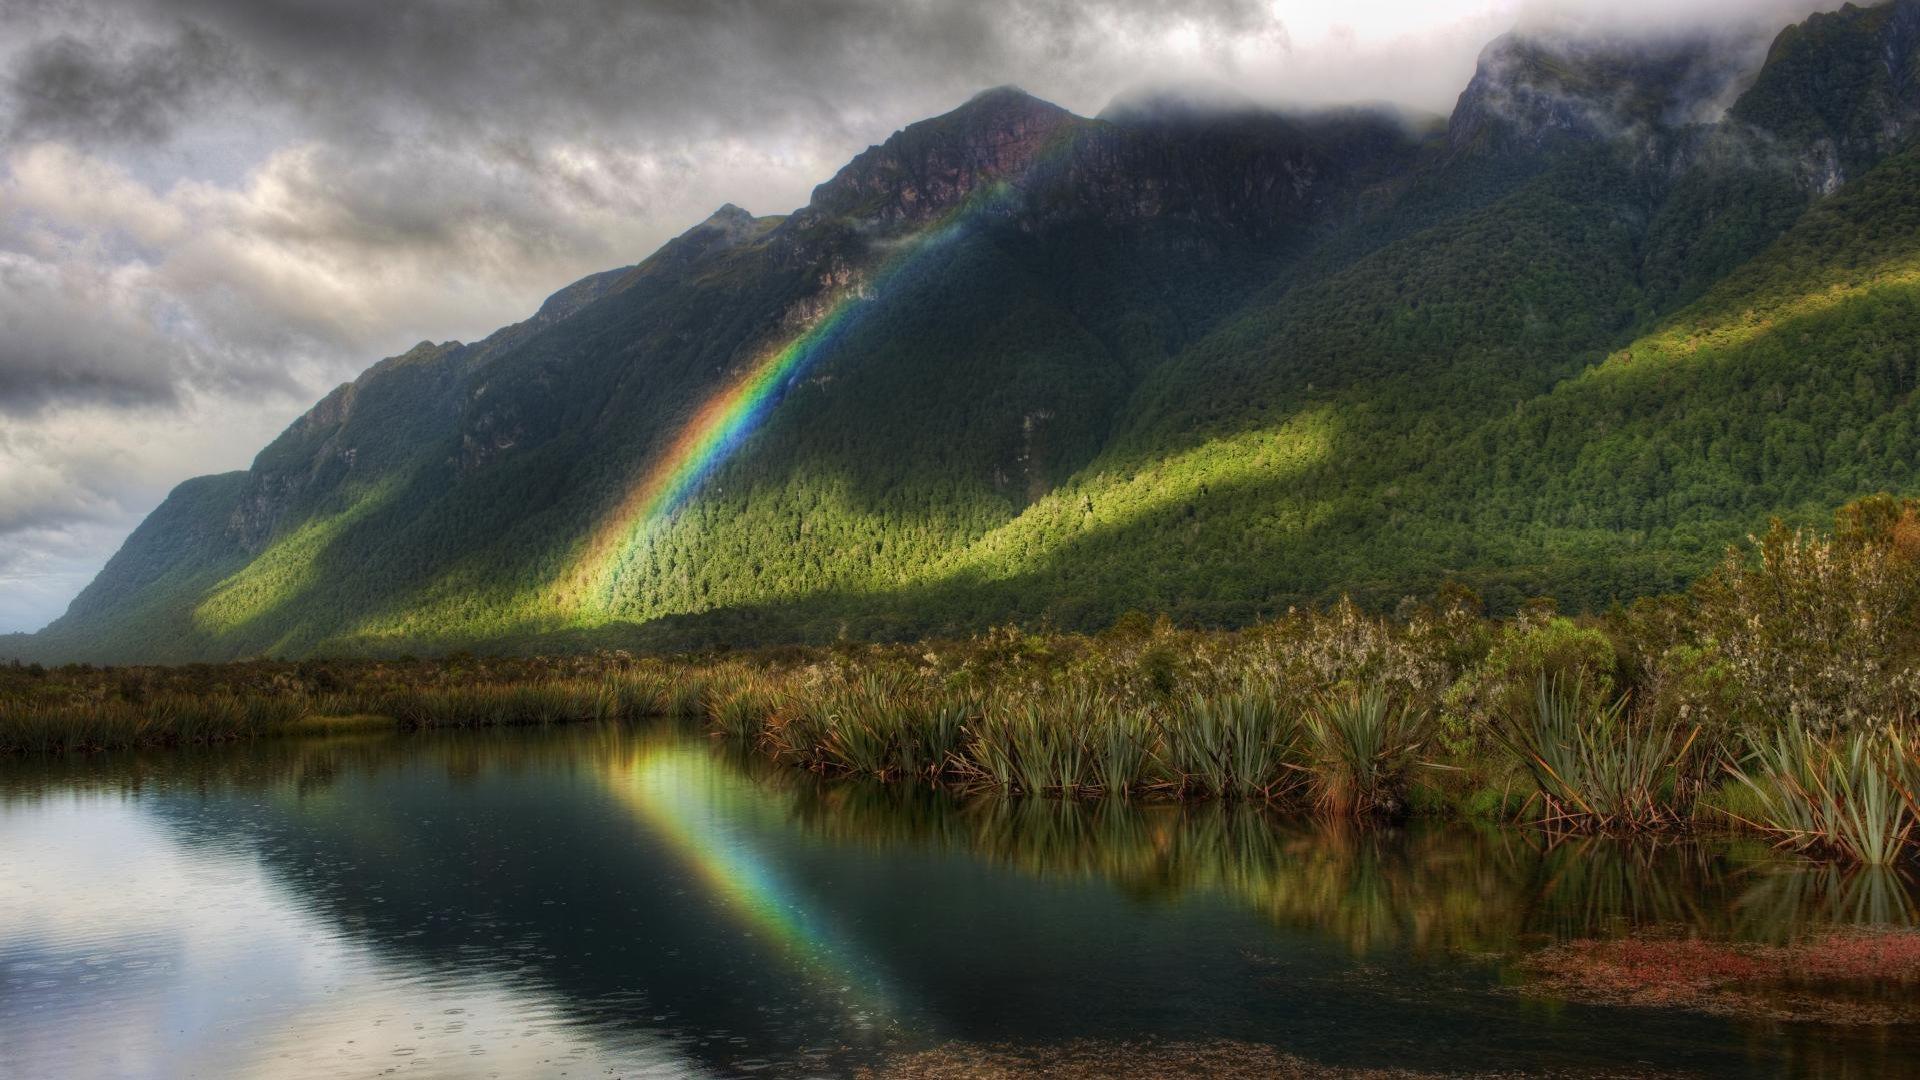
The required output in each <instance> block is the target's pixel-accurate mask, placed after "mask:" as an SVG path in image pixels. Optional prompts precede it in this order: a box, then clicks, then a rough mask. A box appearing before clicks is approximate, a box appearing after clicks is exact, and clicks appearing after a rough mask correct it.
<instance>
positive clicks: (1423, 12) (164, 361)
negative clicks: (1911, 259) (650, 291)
mask: <svg viewBox="0 0 1920 1080" xmlns="http://www.w3.org/2000/svg"><path fill="white" fill-rule="evenodd" d="M1813 6H1816V5H1814V4H1813V3H1811V2H1810V0H1779V3H1778V4H1777V5H1774V3H1773V0H1754V2H1735V0H1667V2H1661V3H1654V2H1651V0H1606V2H1605V3H1602V2H1600V0H1577V2H1571V3H1557V4H1550V5H1542V4H1540V3H1536V2H1529V0H1417V2H1416V0H1346V2H1344V3H1342V4H1340V5H1328V4H1325V3H1321V2H1318V0H1172V2H1168V0H972V2H959V0H953V2H941V0H904V2H903V0H805V2H784V3H782V2H772V0H650V2H628V0H582V2H576V3H567V4H529V3H525V2H524V0H417V2H412V3H395V2H393V0H332V2H330V3H324V4H316V3H313V2H311V0H8V2H7V3H4V4H0V132H4V133H5V135H6V137H5V138H4V140H0V430H4V431H5V432H6V433H7V435H8V438H7V439H4V440H0V555H4V556H5V557H6V558H7V561H8V564H9V565H10V566H12V567H14V568H15V569H13V570H11V571H6V573H12V574H14V575H15V576H14V578H13V579H12V581H11V582H10V583H9V589H10V590H12V591H13V592H14V594H15V596H18V595H20V594H21V592H20V589H19V588H18V585H19V582H20V581H21V580H22V578H21V575H23V574H31V573H34V572H35V571H31V570H21V569H19V568H20V567H34V566H38V567H41V568H42V569H43V570H45V572H46V573H47V574H54V573H55V571H54V570H50V569H46V568H49V567H56V566H57V567H65V568H67V569H63V570H59V571H58V573H60V574H69V575H70V574H71V573H73V572H77V571H73V570H72V567H75V566H97V565H98V564H99V563H100V562H102V561H104V559H105V558H106V556H107V555H108V554H109V553H110V552H111V550H112V547H113V546H114V544H116V543H117V542H118V540H119V538H120V537H121V536H124V534H125V531H126V530H127V529H130V528H131V527H132V525H133V524H134V523H135V522H136V521H137V520H138V518H139V517H140V516H141V515H142V514H144V513H145V512H146V511H147V510H149V509H151V507H152V506H153V505H154V504H155V503H156V502H157V501H158V499H159V498H160V497H161V495H162V494H164V492H165V491H166V490H167V489H168V488H170V487H171V486H172V484H173V483H175V482H178V481H179V480H181V479H184V478H186V477H187V476H189V475H193V474H196V473H202V472H210V471H217V470H224V469H231V468H237V467H243V466H244V465H245V464H246V463H247V462H248V461H249V460H250V459H251V457H252V456H253V454H254V453H255V452H256V451H257V450H258V449H259V448H260V446H261V445H262V444H263V443H264V442H265V441H266V440H267V439H268V438H270V437H271V435H272V434H273V433H274V432H275V431H277V430H279V429H280V428H281V427H284V425H285V424H286V423H288V422H289V421H291V420H292V419H293V417H294V416H295V415H297V414H298V412H299V411H300V410H301V409H302V408H304V407H305V405H307V404H309V403H311V401H312V400H314V399H315V398H317V397H318V396H319V395H320V394H322V393H324V392H325V390H326V389H328V388H329V387H330V386H332V385H334V384H335V383H338V382H339V381H341V380H343V379H346V378H350V377H352V376H353V375H354V374H356V373H357V372H358V371H360V370H362V369H364V368H365V367H366V366H367V365H368V364H369V363H371V362H372V361H373V360H375V359H377V358H378V357H380V356H383V355H389V354H393V353H398V352H401V351H404V350H405V349H406V348H408V347H409V346H411V345H412V344H413V343H415V342H417V341H420V340H421V339H423V338H425V339H433V340H445V339H448V338H460V339H463V340H474V339H476V338H478V337H479V336H481V335H484V334H486V333H487V332H489V331H491V330H492V329H494V328H496V327H498V326H500V325H503V324H506V323H508V322H512V321H514V320H516V319H519V318H523V317H525V316H526V315H528V314H530V313H531V312H532V311H533V310H534V309H535V308H536V307H537V306H538V304H539V302H540V300H541V299H542V298H543V297H544V296H545V295H546V294H547V293H549V292H551V291H552V290H554V289H556V288H559V287H561V286H563V285H565V284H566V283H568V282H570V281H572V280H574V279H576V278H579V277H581V276H584V275H585V274H588V273H591V272H594V271H598V270H602V269H607V268H609V267H613V266H618V265H623V264H626V263H631V262H634V261H637V260H638V259H640V258H642V257H644V256H645V255H646V254H647V253H648V252H650V251H651V250H652V249H653V248H655V247H657V246H658V245H659V244H660V243H661V242H662V241H664V240H665V239H666V238H667V237H669V236H671V235H673V234H674V233H677V232H679V231H681V230H683V229H685V228H686V227H688V226H690V225H692V224H694V223H695V222H698V221H699V220H701V219H702V218H704V217H705V216H706V215H707V214H708V213H709V212H711V211H712V210H713V209H714V208H715V207H717V206H719V205H720V204H721V203H724V202H733V203H736V204H739V205H742V206H747V207H750V208H752V209H754V210H755V211H756V212H761V213H767V212H783V211H786V210H789V209H792V208H794V207H796V206H798V205H800V204H801V203H803V202H804V201H805V199H806V197H807V193H808V192H809V191H810V190H811V189H812V187H813V185H815V184H816V183H818V182H820V181H821V180H823V179H825V178H826V177H828V176H830V175H831V174H832V172H833V171H834V170H835V169H836V168H838V167H839V165H841V164H842V163H844V162H845V161H846V160H847V159H848V158H850V157H851V156H852V155H853V154H855V153H857V152H858V151H859V150H861V149H862V148H864V147H865V146H867V145H868V144H869V143H873V142H877V141H879V140H881V139H883V138H884V137H885V136H886V135H887V134H888V133H890V132H891V131H893V130H894V129H896V128H898V127H900V126H902V125H904V124H906V123H908V122H911V121H913V120H915V119H919V118H921V117H924V116H928V115H932V114H934V113H937V112H940V111H943V110H945V109H947V108H951V107H953V106H954V105H956V104H958V103H959V102H961V101H964V100H965V99H966V98H967V97H968V96H970V95H971V94H972V93H973V92H975V91H976V90H978V89H980V88H982V87H986V86H992V85H998V84H1003V83H1014V84H1018V85H1021V86H1024V87H1025V88H1027V89H1028V90H1030V91H1032V92H1034V93H1036V94H1038V95H1040V96H1042V97H1045V98H1048V99H1050V100H1054V101H1057V102H1059V103H1060V104H1062V105H1064V106H1066V107H1068V108H1071V109H1073V110H1075V111H1077V112H1080V113H1083V114H1092V113H1095V112H1098V111H1099V110H1100V109H1101V108H1102V107H1103V106H1104V105H1105V104H1106V103H1107V102H1108V101H1109V100H1110V99H1112V98H1113V97H1114V96H1115V95H1116V94H1119V93H1121V92H1123V91H1126V90H1128V89H1129V87H1130V86H1132V85H1133V84H1135V83H1137V82H1139V81H1140V80H1141V78H1142V73H1151V75H1152V78H1153V79H1154V80H1155V81H1165V82H1190V83H1198V82H1202V81H1204V82H1210V83H1216V84H1223V85H1225V86H1227V87H1229V88H1231V89H1232V90H1233V91H1234V92H1237V93H1241V94H1244V95H1246V96H1248V97H1250V98H1253V99H1255V100H1259V101H1265V102H1270V103H1309V104H1311V103H1330V102H1337V101H1348V100H1356V99H1364V100H1393V101H1401V102H1405V103H1409V104H1412V105H1414V106H1416V107H1421V108H1425V109H1428V110H1430V111H1435V112H1445V111H1446V110H1447V109H1448V108H1449V107H1450V106H1451V103H1452V101H1453V99H1454V97H1455V96H1456V95H1458V93H1459V92H1460V90H1461V88H1462V87H1463V86H1464V85H1465V84H1466V82H1467V79H1468V77H1469V76H1470V75H1471V73H1472V70H1473V64H1474V60H1475V57H1476V56H1477V55H1478V54H1479V52H1480V50H1481V48H1482V47H1483V46H1484V45H1485V44H1486V42H1487V41H1488V40H1489V39H1491V38H1492V37H1493V36H1495V35H1497V34H1498V33H1500V32H1502V31H1504V30H1505V29H1506V28H1507V27H1509V26H1511V25H1513V23H1514V21H1515V19H1516V18H1523V17H1524V18H1527V19H1536V20H1537V19H1548V18H1553V19H1573V20H1578V19H1582V18H1588V19H1600V20H1603V21H1605V22H1606V25H1607V26H1608V27H1609V28H1610V30H1609V32H1630V31H1631V32H1662V33H1664V32H1669V31H1670V30H1672V29H1674V28H1675V27H1677V26H1680V25H1681V24H1682V23H1684V22H1685V20H1686V19H1689V18H1691V19H1695V20H1696V21H1698V20H1720V21H1724V20H1728V19H1734V18H1745V17H1748V16H1749V15H1751V14H1752V13H1753V12H1756V11H1762V12H1773V14H1772V15H1771V16H1764V15H1763V16H1762V17H1770V18H1771V19H1772V20H1773V21H1774V22H1775V23H1778V24H1784V23H1785V22H1786V21H1788V20H1789V19H1790V18H1792V17H1794V16H1795V15H1797V14H1799V13H1801V12H1803V11H1804V10H1807V9H1810V8H1811V7H1813ZM1829 6H1830V5H1829ZM63 486H71V488H72V491H71V492H70V493H69V495H70V497H62V496H60V495H59V491H60V489H61V488H62V487H63ZM40 580H45V581H52V580H54V578H53V577H46V578H43V579H40ZM60 580H61V581H63V582H64V581H67V580H68V578H60ZM49 588H51V587H49ZM61 588H66V586H64V585H63V586H61ZM58 591H59V589H52V590H51V592H58ZM67 591H68V592H69V593H70V592H71V589H67ZM41 592H45V593H47V594H48V595H51V592H48V590H41ZM36 595H38V593H36ZM22 612H25V613H22ZM53 614H57V605H55V604H53V603H52V602H50V601H44V600H40V601H34V602H33V603H32V604H22V603H15V604H14V607H13V608H12V610H11V611H7V610H0V630H6V629H13V628H17V627H24V626H30V625H37V624H38V623H39V622H44V621H45V619H46V618H47V617H50V616H52V615H53Z"/></svg>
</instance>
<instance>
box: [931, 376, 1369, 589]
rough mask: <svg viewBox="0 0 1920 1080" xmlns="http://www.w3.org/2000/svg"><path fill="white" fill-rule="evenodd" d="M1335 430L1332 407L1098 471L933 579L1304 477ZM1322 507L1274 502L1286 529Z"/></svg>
mask: <svg viewBox="0 0 1920 1080" xmlns="http://www.w3.org/2000/svg"><path fill="white" fill-rule="evenodd" d="M1335 427H1336V425H1335V422H1334V419H1333V413H1332V410H1331V409H1327V408H1321V409H1316V410H1314V411H1312V412H1307V413H1302V414H1300V415H1298V416H1295V417H1293V418H1292V419H1289V420H1288V421H1286V422H1285V423H1283V424H1281V425H1280V426H1279V427H1277V428H1272V427H1269V428H1259V429H1255V430H1251V431H1244V432H1240V433H1238V434H1235V435H1228V436H1223V437H1220V438H1215V439H1212V440H1209V441H1208V442H1206V443H1203V444H1201V445H1200V446H1197V447H1194V448H1193V449H1190V450H1185V451H1182V452H1180V453H1177V454H1174V455H1171V456H1169V457H1166V458H1163V459H1161V460H1159V461H1157V462H1154V463H1153V464H1150V465H1146V466H1143V467H1141V468H1139V469H1136V470H1132V471H1130V472H1128V473H1126V474H1125V475H1120V474H1115V473H1110V472H1102V471H1100V470H1099V467H1098V466H1095V468H1094V470H1093V472H1092V475H1091V476H1090V477H1088V478H1087V479H1086V480H1085V481H1083V482H1081V483H1077V484H1068V485H1065V486H1063V487H1061V488H1060V489H1058V490H1056V491H1054V492H1052V493H1050V494H1048V495H1047V496H1046V497H1045V498H1043V499H1041V500H1040V501H1038V502H1036V503H1035V504H1033V505H1032V506H1029V507H1028V508H1027V509H1026V511H1025V512H1024V513H1022V514H1021V515H1020V516H1019V517H1018V518H1015V519H1014V520H1013V521H1010V522H1008V523H1007V524H1006V525H1004V526H1002V527H1000V528H998V529H995V530H993V531H992V532H990V533H988V534H987V535H986V536H984V537H982V538H981V539H980V540H979V541H977V542H976V543H974V544H971V545H969V546H968V547H967V548H965V549H964V550H962V551H960V552H959V553H958V554H957V555H956V556H954V557H953V558H952V559H950V560H948V561H946V562H944V563H941V564H940V565H938V566H937V567H935V568H933V569H932V572H931V573H930V574H929V575H928V576H929V577H955V576H963V575H964V576H974V577H979V578H984V579H989V580H992V579H1001V578H1008V577H1013V576H1015V575H1017V574H1020V573H1023V572H1026V571H1029V570H1032V569H1034V568H1036V566H1037V565H1038V564H1039V563H1040V562H1042V561H1043V560H1044V559H1046V558H1047V557H1048V556H1050V555H1053V554H1055V553H1056V552H1057V549H1058V548H1059V547H1060V546H1061V545H1063V544H1067V543H1071V542H1072V541H1073V540H1074V539H1075V538H1077V537H1083V536H1092V535H1097V534H1100V533H1110V532H1117V531H1120V530H1123V529H1126V528H1129V527H1132V526H1138V525H1142V524H1144V523H1147V522H1150V521H1152V520H1154V519H1155V518H1157V517H1163V516H1166V515H1170V514H1182V513H1185V511H1186V508H1187V507H1190V506H1196V507H1197V506H1198V505H1199V504H1201V503H1204V502H1205V501H1206V500H1207V499H1208V498H1209V497H1212V496H1214V495H1216V494H1225V493H1227V492H1231V491H1235V490H1238V489H1241V488H1245V487H1250V486H1255V485H1268V484H1282V483H1286V482H1288V481H1290V480H1295V479H1298V478H1300V477H1301V476H1302V475H1303V474H1305V473H1306V472H1307V471H1308V470H1310V469H1313V468H1315V467H1317V466H1320V465H1323V464H1326V463H1328V462H1330V461H1331V460H1332V459H1333V441H1334V434H1335ZM1318 505H1319V504H1317V503H1316V504H1313V505H1281V504H1276V505H1275V507H1274V508H1273V512H1274V513H1275V514H1277V515H1279V516H1280V518H1281V525H1282V527H1283V528H1287V529H1289V530H1291V531H1304V530H1305V529H1307V528H1310V527H1311V526H1312V525H1313V524H1314V519H1315V514H1316V509H1315V508H1316V507H1317V506H1318Z"/></svg>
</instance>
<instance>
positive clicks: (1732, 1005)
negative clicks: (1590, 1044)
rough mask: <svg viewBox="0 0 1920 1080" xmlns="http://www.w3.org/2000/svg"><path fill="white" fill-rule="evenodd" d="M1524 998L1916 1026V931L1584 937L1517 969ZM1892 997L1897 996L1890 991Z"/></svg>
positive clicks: (1919, 1006)
mask: <svg viewBox="0 0 1920 1080" xmlns="http://www.w3.org/2000/svg"><path fill="white" fill-rule="evenodd" d="M1520 973H1521V975H1522V977H1523V978H1524V979H1525V987H1526V989H1527V990H1528V991H1529V992H1532V993H1536V994H1545V995H1549V996H1556V997H1563V998H1566V999H1569V1000H1574V1001H1583V1002H1588V1003H1593V1004H1608V1005H1637V1006H1657V1007H1672V1008H1686V1009H1698V1010H1703V1011H1708V1012H1720V1013H1733V1014H1739V1015H1748V1016H1763V1017H1771V1018H1775V1019H1807V1020H1822V1021H1825V1022H1828V1023H1852V1024H1885V1023H1901V1022H1909V1021H1913V1020H1916V1019H1920V999H1917V996H1916V995H1914V994H1913V993H1912V992H1911V991H1912V987H1913V985H1914V984H1915V983H1920V932H1914V931H1910V930H1867V929H1852V930H1834V931H1828V932H1825V933H1822V934H1818V935H1816V936H1814V937H1811V938H1808V939H1806V940H1804V941H1799V942H1794V943H1792V944H1787V945H1766V944H1756V943H1743V942H1725V941H1706V940H1700V939H1692V938H1679V937H1666V936H1657V935H1643V936H1637V937H1629V938H1620V939H1613V940H1603V939H1584V940H1579V941H1570V942H1567V943H1565V944H1562V945H1556V946H1553V947H1551V948H1548V949H1544V950H1542V951H1541V952H1539V953H1536V954H1534V955H1533V956H1531V957H1529V958H1528V959H1527V960H1526V961H1524V962H1523V963H1522V964H1521V967H1520ZM1893 990H1898V991H1901V992H1899V993H1889V992H1888V991H1893Z"/></svg>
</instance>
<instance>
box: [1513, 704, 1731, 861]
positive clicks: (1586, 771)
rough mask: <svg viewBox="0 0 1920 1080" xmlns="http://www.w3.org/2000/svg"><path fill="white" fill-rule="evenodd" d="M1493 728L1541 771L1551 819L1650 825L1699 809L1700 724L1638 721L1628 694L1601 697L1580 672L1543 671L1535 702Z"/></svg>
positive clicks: (1578, 825)
mask: <svg viewBox="0 0 1920 1080" xmlns="http://www.w3.org/2000/svg"><path fill="white" fill-rule="evenodd" d="M1493 735H1494V740H1495V742H1497V743H1499V744H1500V745H1501V746H1504V747H1505V748H1506V749H1507V750H1508V751H1509V752H1511V753H1512V754H1513V755H1514V757H1515V758H1517V759H1518V760H1519V762H1520V764H1521V765H1522V766H1523V767H1524V768H1525V769H1526V770H1527V773H1528V775H1529V776H1531V777H1532V778H1533V782H1534V785H1535V787H1536V788H1537V789H1538V798H1539V799H1540V801H1541V803H1542V804H1543V806H1544V814H1543V815H1542V817H1541V822H1542V823H1543V824H1547V825H1550V826H1553V827H1556V828H1568V829H1576V830H1583V831H1606V830H1611V829H1645V828H1658V827H1665V826H1672V825H1679V824H1682V823H1684V822H1686V821H1687V820H1688V819H1689V818H1690V817H1691V816H1692V808H1693V798H1694V785H1692V784H1690V783H1688V782H1687V775H1688V773H1689V769H1688V768H1687V765H1688V762H1689V754H1691V753H1692V752H1693V750H1694V749H1695V747H1696V745H1697V743H1698V737H1699V729H1698V728H1692V729H1689V730H1685V731H1682V730H1681V728H1680V727H1679V726H1678V725H1677V724H1673V723H1661V722H1657V721H1646V722H1641V723H1636V722H1634V720H1633V718H1631V717H1630V716H1629V715H1628V712H1627V701H1626V699H1625V698H1624V697H1622V698H1618V699H1616V700H1614V701H1612V702H1600V701H1593V700H1590V699H1589V697H1588V691H1587V689H1586V688H1585V687H1584V685H1583V684H1582V683H1580V682H1579V681H1577V680H1560V679H1548V678H1542V679H1540V681H1539V682H1538V684H1537V685H1536V686H1535V690H1534V700H1533V703H1532V707H1531V708H1529V709H1525V710H1522V711H1521V712H1520V713H1519V714H1518V715H1515V714H1508V715H1506V716H1504V717H1501V718H1499V719H1498V720H1497V721H1496V723H1495V724H1494V726H1493Z"/></svg>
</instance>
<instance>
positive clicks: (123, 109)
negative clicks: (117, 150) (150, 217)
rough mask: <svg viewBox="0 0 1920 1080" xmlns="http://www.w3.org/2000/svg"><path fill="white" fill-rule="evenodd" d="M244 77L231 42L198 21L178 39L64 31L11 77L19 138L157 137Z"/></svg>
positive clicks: (33, 46)
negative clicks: (124, 37)
mask: <svg viewBox="0 0 1920 1080" xmlns="http://www.w3.org/2000/svg"><path fill="white" fill-rule="evenodd" d="M240 74H241V71H240V67H239V62H238V53H237V51H236V50H235V49H234V47H233V46H232V44H231V43H230V42H228V41H226V40H225V39H222V38H219V37H216V36H214V35H213V34H211V33H208V32H207V31H205V30H203V29H201V28H198V27H193V26H188V27H184V28H181V29H179V30H177V31H176V32H175V33H174V34H173V36H172V38H171V39H170V40H164V41H142V42H126V41H121V40H117V39H116V38H115V37H114V36H112V35H97V36H93V37H91V38H87V39H83V38H81V37H79V36H76V35H74V34H71V33H58V34H55V35H53V36H51V37H48V38H45V39H43V40H39V41H33V42H31V43H30V44H29V45H28V46H27V48H26V49H25V51H24V53H23V54H22V55H21V56H20V57H19V58H18V60H17V62H16V64H15V65H14V69H13V71H12V72H11V74H10V77H9V78H8V79H7V80H6V82H7V96H8V98H9V99H10V101H11V103H12V124H11V125H10V126H11V137H12V139H14V140H31V139H40V138H64V139H71V140H74V141H78V142H81V143H99V142H106V143H113V142H128V141H132V142H150V141H155V140H159V139H163V138H165V137H166V136H167V135H169V134H170V133H171V132H172V130H173V127H174V125H175V123H176V122H177V121H178V119H179V118H180V117H181V116H182V115H183V114H185V113H186V112H187V111H188V110H190V109H192V108H194V107H195V106H197V105H199V104H202V103H203V102H204V101H205V99H206V98H207V97H208V96H210V95H211V94H213V93H216V92H219V91H221V90H223V89H224V88H225V87H226V85H227V84H228V83H230V82H231V81H233V80H234V79H236V78H237V77H238V76H239V75H240Z"/></svg>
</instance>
